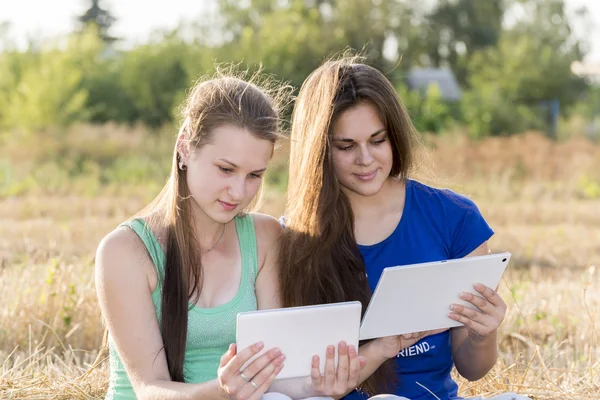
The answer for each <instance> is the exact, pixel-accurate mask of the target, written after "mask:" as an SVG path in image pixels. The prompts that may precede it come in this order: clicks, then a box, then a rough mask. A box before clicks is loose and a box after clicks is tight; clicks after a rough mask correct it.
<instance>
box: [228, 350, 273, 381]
mask: <svg viewBox="0 0 600 400" xmlns="http://www.w3.org/2000/svg"><path fill="white" fill-rule="evenodd" d="M263 347H264V343H263V342H258V343H254V344H253V345H251V346H248V347H246V348H245V349H244V350H242V351H240V352H238V353H237V354H236V355H235V356H233V358H232V359H231V360H230V361H229V363H228V364H227V365H226V366H225V370H227V372H228V373H231V374H233V375H236V374H238V372H239V371H240V368H242V366H243V365H244V364H245V363H246V361H248V360H249V359H250V358H252V357H253V356H254V355H256V354H258V353H259V352H260V351H261V350H262V349H263Z"/></svg>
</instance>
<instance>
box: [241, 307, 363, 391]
mask: <svg viewBox="0 0 600 400" xmlns="http://www.w3.org/2000/svg"><path fill="white" fill-rule="evenodd" d="M361 310H362V305H361V303H360V302H359V301H351V302H344V303H334V304H324V305H317V306H305V307H291V308H280V309H274V310H260V311H250V312H243V313H239V314H238V316H237V331H236V342H237V348H238V351H241V350H243V349H245V348H246V347H248V346H250V345H251V344H254V343H256V342H259V341H262V342H263V343H264V344H265V347H264V348H263V350H262V351H261V352H260V353H258V354H257V355H256V356H254V357H253V358H252V359H250V361H249V362H248V363H246V364H245V365H244V366H243V367H242V370H243V369H244V368H245V367H246V365H247V364H249V363H250V362H251V361H252V360H254V358H256V357H258V356H259V355H261V354H263V353H264V352H265V351H267V350H269V349H272V348H273V347H279V348H280V349H281V351H282V353H283V354H285V356H286V359H285V361H284V363H283V364H284V367H283V369H282V370H281V372H280V373H279V375H277V379H284V378H295V377H301V376H309V375H310V370H311V363H312V357H313V356H314V355H315V354H316V355H318V356H319V358H320V362H321V369H320V371H321V374H323V371H324V367H325V353H326V351H327V346H329V345H335V347H336V355H335V359H336V365H337V345H338V343H339V342H341V341H342V340H344V341H346V343H348V345H354V346H355V347H356V348H357V349H358V330H359V328H360V315H361Z"/></svg>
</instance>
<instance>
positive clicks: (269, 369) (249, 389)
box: [239, 354, 285, 398]
mask: <svg viewBox="0 0 600 400" xmlns="http://www.w3.org/2000/svg"><path fill="white" fill-rule="evenodd" d="M284 361H285V355H283V354H281V355H279V356H277V357H275V358H274V359H273V360H271V362H269V363H268V364H267V365H265V366H264V368H262V369H261V370H260V371H259V372H258V373H257V374H256V375H254V376H253V377H252V378H251V379H250V381H249V382H244V383H245V385H244V386H243V389H242V391H241V392H240V394H239V397H240V398H248V397H250V395H251V394H252V393H254V392H255V391H259V390H260V387H261V386H262V385H263V384H264V383H265V382H266V381H267V380H269V377H270V376H271V375H272V374H273V373H274V371H275V370H276V369H277V368H279V366H281V365H282V364H283V362H284ZM252 382H254V384H253V383H252ZM255 385H256V386H258V388H257V387H256V386H255Z"/></svg>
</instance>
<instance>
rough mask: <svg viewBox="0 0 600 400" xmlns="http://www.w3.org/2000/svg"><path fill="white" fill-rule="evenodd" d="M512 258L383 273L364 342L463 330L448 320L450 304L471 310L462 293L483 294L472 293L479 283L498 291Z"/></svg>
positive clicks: (443, 263) (504, 256) (502, 256)
mask: <svg viewBox="0 0 600 400" xmlns="http://www.w3.org/2000/svg"><path fill="white" fill-rule="evenodd" d="M510 256H511V254H510V253H501V254H491V255H485V256H477V257H467V258H460V259H456V260H447V261H437V262H430V263H422V264H413V265H403V266H397V267H389V268H385V269H384V270H383V273H382V274H381V278H380V279H379V282H378V284H377V287H376V288H375V292H374V293H373V296H372V297H371V301H370V302H369V305H368V307H367V311H366V312H365V315H364V317H363V320H362V323H361V327H360V340H364V339H372V338H378V337H384V336H393V335H401V334H405V333H416V332H422V331H427V330H432V329H442V328H452V327H455V326H461V325H462V324H461V323H460V322H457V321H454V320H452V319H450V318H449V317H448V313H450V305H451V304H453V303H457V304H462V305H464V306H467V307H471V308H473V306H472V305H471V304H470V303H467V302H465V301H463V300H461V299H460V297H459V295H460V293H461V292H471V293H473V294H476V295H479V294H478V293H477V292H476V291H475V289H474V288H473V284H475V283H477V282H480V283H483V284H484V285H486V286H488V287H491V288H493V289H495V288H496V287H497V286H498V284H499V283H500V279H501V278H502V274H503V273H504V270H505V269H506V266H507V264H508V261H509V260H510ZM479 296H480V295H479Z"/></svg>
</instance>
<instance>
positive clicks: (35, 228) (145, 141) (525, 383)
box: [0, 0, 600, 399]
mask: <svg viewBox="0 0 600 400" xmlns="http://www.w3.org/2000/svg"><path fill="white" fill-rule="evenodd" d="M346 50H352V51H361V52H362V53H363V54H364V55H365V56H366V58H367V62H368V63H369V64H371V65H373V66H375V67H377V68H379V69H380V70H381V71H383V72H384V73H385V74H386V76H387V77H388V78H389V79H390V81H391V82H392V83H393V84H394V86H395V87H396V89H397V91H398V93H399V94H400V96H401V98H402V100H403V101H404V103H405V105H406V106H407V108H408V110H409V112H410V114H411V117H412V118H413V121H414V123H415V125H416V126H417V128H418V129H419V131H420V132H421V133H422V138H423V141H424V143H425V144H426V147H427V150H428V155H429V160H428V162H429V164H428V165H427V166H426V167H427V168H426V169H427V170H428V171H429V173H428V174H427V176H423V177H422V179H424V180H426V181H427V182H428V183H430V184H433V185H436V186H444V187H450V188H452V189H454V190H457V191H459V192H460V193H463V194H465V195H467V196H470V197H471V198H472V199H473V200H475V201H476V203H477V204H478V205H479V207H480V209H481V211H482V213H483V215H484V216H485V217H486V218H487V219H488V221H489V222H490V224H491V226H492V227H493V228H494V230H495V231H496V235H495V236H494V238H492V240H491V241H490V246H491V248H492V250H493V251H494V252H499V251H511V252H512V253H513V261H512V262H511V267H510V268H509V270H508V272H507V273H506V274H505V279H504V281H503V283H502V285H501V288H500V291H501V294H502V295H503V297H504V298H505V300H506V302H507V303H508V305H509V311H508V314H507V316H506V320H505V322H504V324H503V325H502V327H501V332H500V348H501V357H500V360H499V362H498V364H497V366H496V367H495V368H494V370H493V371H492V372H491V373H490V374H488V376H487V377H486V378H484V379H483V380H480V381H478V382H467V381H464V380H459V381H460V384H461V393H462V394H463V395H465V396H471V395H484V396H487V395H491V394H494V393H497V392H500V391H507V390H510V391H516V392H521V393H523V394H527V395H530V396H531V397H532V398H534V399H565V398H568V399H594V398H599V397H600V337H599V336H598V329H599V328H600V288H599V286H600V279H599V278H598V273H597V272H596V269H597V267H598V266H599V265H600V3H599V2H596V1H594V0H588V1H586V0H428V1H421V2H416V1H409V0H244V1H236V0H204V1H192V0H171V1H168V2H156V3H152V2H147V1H142V0H130V1H116V0H112V1H109V0H103V1H101V0H54V1H52V2H47V1H42V0H20V1H18V2H13V3H12V4H10V3H9V2H8V1H7V0H3V1H2V2H1V3H0V365H2V367H1V369H0V398H53V399H62V398H65V399H67V398H69V399H70V398H86V399H87V398H103V396H104V393H105V391H106V383H107V376H108V368H107V367H108V366H107V365H106V363H101V364H95V365H94V366H93V367H92V363H93V361H94V359H95V358H96V355H97V350H98V347H99V345H100V341H101V337H102V332H103V326H102V322H101V318H100V313H99V310H98V306H97V301H96V297H95V289H94V281H93V265H94V252H95V249H96V247H97V245H98V242H99V241H100V239H101V238H102V237H103V236H104V235H105V234H107V233H108V232H109V231H110V230H112V229H113V228H114V227H115V226H117V225H118V224H119V223H120V222H121V221H123V220H124V219H126V218H127V217H129V216H130V215H132V214H133V213H135V212H136V211H138V210H139V209H140V208H141V207H143V206H144V205H145V204H146V203H147V202H148V201H149V200H150V199H152V198H153V197H154V196H155V195H156V194H157V192H158V191H159V189H160V188H161V187H162V185H163V184H164V183H165V180H166V178H167V176H168V173H169V169H170V161H171V156H172V151H173V145H174V140H175V137H176V133H177V130H178V122H179V116H178V110H179V106H180V105H181V103H182V101H183V100H184V99H185V95H186V91H187V89H189V88H190V87H191V86H192V85H193V84H194V82H195V81H196V80H197V79H198V78H200V77H201V76H203V75H207V74H208V75H210V74H211V73H212V72H214V70H215V65H216V64H217V63H229V62H233V63H235V64H237V65H238V66H239V68H240V69H249V70H250V71H255V70H257V69H259V68H262V70H263V72H264V73H267V74H270V75H272V76H273V77H274V78H275V79H278V80H280V81H283V82H288V83H290V84H291V85H293V86H294V87H295V88H296V92H297V90H298V89H299V87H300V85H301V84H302V82H303V80H304V79H305V78H306V77H307V75H308V74H309V73H310V72H311V71H312V70H313V69H315V68H316V67H318V66H319V65H320V64H321V63H322V62H323V61H324V60H326V59H327V58H328V57H330V56H333V55H335V54H340V53H341V52H343V51H346ZM289 111H290V110H288V113H289ZM288 116H289V114H288ZM286 117H287V116H286ZM266 184H267V195H266V199H265V202H264V204H263V206H262V211H263V212H267V213H270V214H272V215H274V216H279V215H280V214H281V213H282V212H283V208H284V201H285V190H286V185H287V143H286V142H285V140H283V141H282V146H281V149H280V150H279V151H278V152H277V153H276V155H275V156H274V159H273V161H272V165H271V167H270V170H269V172H268V175H267V179H266Z"/></svg>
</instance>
